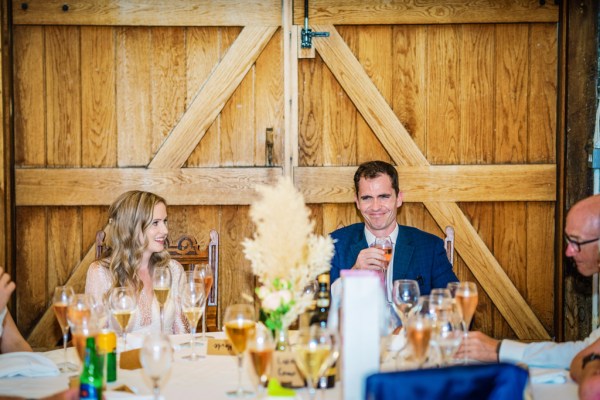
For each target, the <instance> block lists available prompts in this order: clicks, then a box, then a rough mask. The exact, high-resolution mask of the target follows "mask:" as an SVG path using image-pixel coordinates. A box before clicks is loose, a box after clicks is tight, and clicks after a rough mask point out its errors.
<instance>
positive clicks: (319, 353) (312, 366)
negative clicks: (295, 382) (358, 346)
mask: <svg viewBox="0 0 600 400" xmlns="http://www.w3.org/2000/svg"><path fill="white" fill-rule="evenodd" d="M292 351H293V352H294V359H295V360H296V365H297V366H298V369H299V370H300V372H301V373H302V375H303V376H304V378H305V379H306V384H307V386H308V396H309V398H310V400H314V399H315V396H316V394H317V384H318V383H319V380H320V379H321V377H323V375H325V372H327V369H328V368H329V367H330V366H331V365H332V364H333V363H334V362H335V361H336V360H337V358H338V355H339V343H338V340H337V335H336V333H335V331H333V330H331V329H328V328H323V327H321V326H319V325H311V326H309V327H307V328H304V329H301V330H300V331H299V334H298V341H297V342H296V344H294V345H293V346H292Z"/></svg>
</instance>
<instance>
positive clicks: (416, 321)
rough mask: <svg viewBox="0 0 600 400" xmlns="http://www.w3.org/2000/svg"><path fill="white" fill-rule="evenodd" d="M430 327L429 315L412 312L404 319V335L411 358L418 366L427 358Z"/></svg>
mask: <svg viewBox="0 0 600 400" xmlns="http://www.w3.org/2000/svg"><path fill="white" fill-rule="evenodd" d="M431 328H432V318H431V316H429V315H424V314H421V313H414V314H412V315H411V316H410V317H409V318H408V320H407V321H406V337H407V339H408V344H409V345H410V348H411V353H412V356H413V359H414V361H415V362H416V363H417V365H418V367H419V368H420V367H422V366H423V364H424V363H425V360H426V359H427V353H428V350H429V341H430V340H431Z"/></svg>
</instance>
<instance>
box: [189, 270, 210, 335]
mask: <svg viewBox="0 0 600 400" xmlns="http://www.w3.org/2000/svg"><path fill="white" fill-rule="evenodd" d="M193 271H194V279H196V280H197V281H198V280H201V281H203V282H204V290H205V291H206V297H205V300H204V312H203V313H202V342H203V343H204V342H206V338H207V336H206V306H207V304H208V297H209V295H210V290H211V289H212V286H213V282H214V276H213V272H212V268H211V267H210V265H209V264H198V265H195V266H194V269H193Z"/></svg>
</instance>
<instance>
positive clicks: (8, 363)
mask: <svg viewBox="0 0 600 400" xmlns="http://www.w3.org/2000/svg"><path fill="white" fill-rule="evenodd" d="M59 374H60V371H59V370H58V367H57V366H56V364H55V363H54V361H52V360H50V359H49V358H47V357H45V356H44V355H42V354H40V353H31V352H25V351H19V352H14V353H6V354H1V355H0V378H12V377H15V376H25V377H29V378H34V377H39V376H56V375H59Z"/></svg>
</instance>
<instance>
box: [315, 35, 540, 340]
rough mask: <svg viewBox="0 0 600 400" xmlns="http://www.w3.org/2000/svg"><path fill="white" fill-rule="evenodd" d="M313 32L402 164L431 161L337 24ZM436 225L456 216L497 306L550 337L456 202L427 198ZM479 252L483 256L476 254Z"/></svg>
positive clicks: (521, 330)
mask: <svg viewBox="0 0 600 400" xmlns="http://www.w3.org/2000/svg"><path fill="white" fill-rule="evenodd" d="M312 29H313V30H314V31H315V32H329V33H330V37H329V38H322V39H321V38H318V39H316V40H315V41H314V43H315V48H316V50H317V51H318V52H319V54H320V55H321V58H322V59H323V61H324V62H325V63H326V64H327V66H328V67H329V69H330V70H331V72H332V73H333V74H334V76H335V77H336V79H337V80H338V82H339V83H340V85H341V86H342V87H343V88H344V90H345V91H346V93H347V94H348V96H349V97H350V99H351V100H352V101H353V103H354V105H355V106H356V108H357V109H358V111H359V112H360V113H361V114H362V116H363V118H364V119H365V121H366V122H367V123H368V124H369V126H370V127H371V129H372V130H373V132H374V133H375V135H376V136H377V138H378V139H379V140H380V141H381V143H382V144H383V146H384V147H385V148H386V150H387V151H388V153H389V154H390V156H391V157H392V159H393V160H394V162H396V164H398V165H413V166H429V165H430V164H429V162H428V161H427V159H426V158H425V156H424V155H423V153H422V152H421V150H420V149H419V148H418V146H417V145H416V144H415V143H414V141H413V140H412V138H411V137H410V135H409V134H408V131H407V130H406V128H405V127H404V126H403V125H402V123H401V122H400V121H399V120H398V118H397V117H396V115H395V114H394V112H393V110H392V109H391V108H390V106H389V104H388V103H387V102H386V101H385V99H384V98H383V96H382V95H381V93H379V91H378V90H377V88H376V87H375V85H374V84H373V82H372V81H371V79H370V78H369V76H368V75H367V73H366V72H365V70H364V69H363V67H362V65H361V64H360V62H359V61H358V60H357V59H356V57H355V56H354V54H353V53H352V51H351V50H350V48H349V47H348V46H347V45H346V43H345V42H344V40H343V39H342V37H341V36H340V35H339V33H338V32H337V30H336V29H335V27H334V26H333V25H315V26H312ZM423 204H424V205H425V206H426V207H427V209H428V210H429V211H430V213H431V215H432V217H433V218H434V219H435V220H436V222H437V223H438V225H440V226H445V225H446V224H448V220H451V221H453V222H454V223H455V224H456V225H455V229H456V231H457V232H459V235H457V237H461V239H460V240H458V241H456V243H455V247H456V249H457V251H458V253H459V254H460V255H461V256H463V255H465V257H466V259H465V261H466V262H467V266H468V267H469V269H470V270H471V272H472V273H473V275H474V276H475V278H477V280H478V281H479V283H480V284H481V286H482V287H483V289H484V290H485V291H486V292H487V293H488V294H489V295H490V298H491V299H492V301H493V302H494V304H495V305H496V307H498V310H499V311H500V312H501V313H502V315H503V316H504V318H506V321H507V322H508V324H509V325H510V326H511V328H512V329H513V330H514V331H515V333H516V334H517V336H518V337H519V338H523V339H550V336H549V335H548V332H546V330H545V329H544V327H543V325H542V324H541V322H540V320H539V319H538V318H537V317H536V315H535V314H534V312H533V311H532V310H531V308H530V307H529V305H528V304H527V302H526V301H525V299H524V298H523V296H521V294H520V293H519V291H518V290H517V288H515V286H514V284H513V283H512V281H511V280H510V279H509V277H508V276H507V275H506V272H505V271H504V270H503V269H502V267H501V266H500V264H499V263H498V261H497V260H496V258H495V257H494V255H493V254H492V253H491V252H490V250H489V249H488V248H487V246H486V245H485V243H483V241H482V240H481V237H479V235H478V234H477V231H476V230H475V229H474V228H473V226H472V225H471V224H470V223H469V221H468V218H467V217H466V216H465V215H464V213H463V212H462V210H461V209H460V208H459V207H458V204H456V203H450V202H449V203H442V202H429V201H427V202H424V203H423ZM477 257H481V259H476V258H477Z"/></svg>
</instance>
